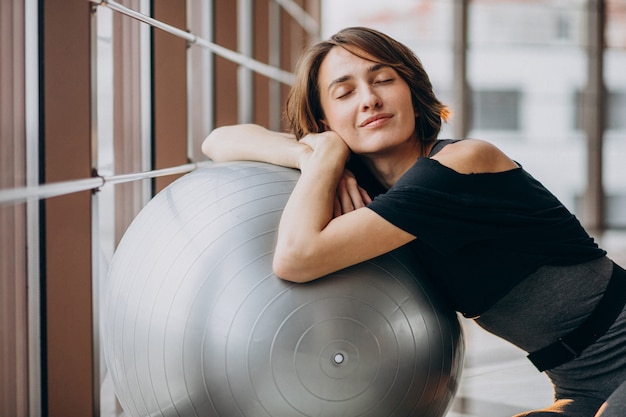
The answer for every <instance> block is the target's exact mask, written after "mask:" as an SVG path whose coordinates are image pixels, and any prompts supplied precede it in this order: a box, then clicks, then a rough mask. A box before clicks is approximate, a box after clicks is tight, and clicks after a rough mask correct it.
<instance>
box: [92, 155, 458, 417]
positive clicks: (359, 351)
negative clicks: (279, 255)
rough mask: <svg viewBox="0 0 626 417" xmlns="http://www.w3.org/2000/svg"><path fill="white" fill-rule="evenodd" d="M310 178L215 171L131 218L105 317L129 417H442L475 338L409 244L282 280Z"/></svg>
mask: <svg viewBox="0 0 626 417" xmlns="http://www.w3.org/2000/svg"><path fill="white" fill-rule="evenodd" d="M298 176H299V172H298V171H295V170H290V169H286V168H281V167H277V166H273V165H267V164H261V163H252V162H250V163H247V162H240V163H223V164H210V165H208V166H207V167H205V168H201V169H199V170H197V171H195V172H192V173H190V174H187V175H185V176H184V177H182V178H180V179H179V180H177V181H175V182H174V183H173V184H172V185H170V186H169V187H167V188H166V189H165V190H163V191H162V192H160V193H159V194H158V195H157V196H156V197H154V199H152V201H150V203H149V204H148V205H146V207H145V208H144V209H143V210H142V211H141V212H140V213H139V215H138V216H137V218H136V219H135V220H134V221H133V223H132V224H131V226H130V227H129V228H128V230H127V232H126V234H125V235H124V237H123V239H122V241H121V242H120V245H119V247H118V249H117V251H116V253H115V256H114V257H113V260H112V263H111V269H110V275H109V279H110V282H109V289H108V291H107V294H106V300H105V308H104V313H103V317H102V320H103V323H102V329H103V351H104V354H105V357H106V363H107V366H108V369H109V372H110V374H111V377H112V381H113V385H114V388H115V392H116V394H117V396H118V398H119V400H120V403H121V405H122V407H123V408H124V411H125V413H126V415H129V416H165V417H169V416H185V417H186V416H203V417H213V416H215V417H217V416H220V417H240V416H246V417H265V416H271V417H298V416H315V417H324V416H327V417H343V416H345V417H348V416H362V417H391V416H396V417H400V416H420V417H431V416H432V417H434V416H442V415H444V414H445V412H446V410H447V409H448V406H449V405H450V403H451V400H452V397H453V395H454V392H455V390H456V388H457V385H458V383H459V377H460V373H461V368H462V362H463V352H464V345H463V335H462V332H461V329H460V326H459V322H458V320H457V317H456V314H455V313H454V312H452V311H450V310H449V309H447V308H445V307H444V306H443V304H442V303H441V302H440V301H439V300H438V298H437V297H436V296H435V293H434V292H433V291H432V290H431V289H430V288H429V287H428V285H427V283H426V282H424V280H423V279H421V276H420V272H419V269H418V267H417V266H416V265H414V264H413V263H412V261H411V258H410V256H407V253H405V252H403V249H401V250H398V251H394V252H392V253H390V254H387V255H384V256H382V257H379V258H377V259H374V260H372V261H369V262H365V263H362V264H359V265H356V266H354V267H351V268H348V269H345V270H342V271H339V272H336V273H334V274H331V275H330V276H328V277H324V278H322V279H319V280H316V281H313V282H310V283H306V284H293V283H290V282H286V281H282V280H280V279H278V278H277V277H276V276H275V275H274V274H273V272H272V254H273V250H274V244H275V239H276V229H277V226H278V222H279V218H280V215H281V212H282V209H283V207H284V205H285V203H286V201H287V198H288V197H289V194H290V193H291V191H292V189H293V187H294V185H295V183H296V181H297V179H298ZM356 244H365V243H362V242H356Z"/></svg>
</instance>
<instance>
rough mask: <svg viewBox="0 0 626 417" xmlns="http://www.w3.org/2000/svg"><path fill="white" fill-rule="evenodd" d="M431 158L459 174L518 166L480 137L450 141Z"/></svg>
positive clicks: (489, 171)
mask: <svg viewBox="0 0 626 417" xmlns="http://www.w3.org/2000/svg"><path fill="white" fill-rule="evenodd" d="M432 159H435V160H437V161H438V162H439V163H440V164H442V165H445V166H447V167H448V168H451V169H453V170H455V171H457V172H459V173H461V174H479V173H495V172H503V171H509V170H511V169H515V168H519V166H518V165H517V164H516V163H515V162H514V161H513V160H512V159H510V158H509V157H508V156H507V155H506V154H505V153H504V152H502V151H501V150H500V149H499V148H498V147H497V146H495V145H493V144H492V143H489V142H487V141H484V140H480V139H466V140H462V141H459V142H455V143H452V144H450V145H448V146H446V147H445V148H443V149H442V150H441V151H440V152H438V153H437V154H436V155H435V156H433V158H432Z"/></svg>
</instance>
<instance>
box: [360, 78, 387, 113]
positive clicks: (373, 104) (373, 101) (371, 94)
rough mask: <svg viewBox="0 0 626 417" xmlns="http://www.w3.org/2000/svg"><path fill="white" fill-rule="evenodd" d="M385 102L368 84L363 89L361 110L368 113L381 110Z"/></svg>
mask: <svg viewBox="0 0 626 417" xmlns="http://www.w3.org/2000/svg"><path fill="white" fill-rule="evenodd" d="M382 104H383V102H382V100H381V98H380V96H379V95H378V94H377V93H376V91H375V90H374V88H373V87H372V86H371V85H369V84H367V85H365V86H363V88H361V110H362V111H367V110H370V109H376V108H380V106H382Z"/></svg>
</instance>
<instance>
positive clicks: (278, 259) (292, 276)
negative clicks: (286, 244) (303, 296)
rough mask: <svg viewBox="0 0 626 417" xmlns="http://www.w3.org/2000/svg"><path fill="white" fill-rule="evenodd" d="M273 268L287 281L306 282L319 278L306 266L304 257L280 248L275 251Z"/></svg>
mask: <svg viewBox="0 0 626 417" xmlns="http://www.w3.org/2000/svg"><path fill="white" fill-rule="evenodd" d="M272 268H273V270H274V274H275V275H276V276H277V277H278V278H280V279H282V280H285V281H290V282H295V283H304V282H308V281H312V280H314V279H316V278H319V277H318V276H316V275H315V274H314V273H313V272H312V271H310V270H309V269H308V268H307V267H306V266H305V262H303V260H302V259H298V257H295V256H290V255H289V254H286V253H283V252H281V251H278V250H277V251H276V252H275V253H274V260H273V263H272Z"/></svg>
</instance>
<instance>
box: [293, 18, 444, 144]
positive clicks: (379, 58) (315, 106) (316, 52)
mask: <svg viewBox="0 0 626 417" xmlns="http://www.w3.org/2000/svg"><path fill="white" fill-rule="evenodd" d="M336 46H340V47H342V48H344V49H346V50H347V51H348V52H350V53H352V54H354V55H357V56H359V57H361V58H364V59H368V60H371V58H369V57H367V58H366V57H364V56H361V55H359V52H364V53H366V54H368V55H369V56H371V57H373V58H374V59H375V60H376V62H377V63H381V64H384V65H389V66H390V67H392V68H393V69H395V70H396V72H397V73H398V75H399V76H400V77H402V79H404V81H406V83H407V84H408V85H409V88H410V90H411V97H412V101H413V108H414V110H415V112H416V115H417V116H416V118H415V130H416V133H417V137H418V140H420V141H421V142H422V144H424V143H428V142H430V141H432V140H435V139H436V138H437V135H438V134H439V131H440V130H441V121H442V119H443V121H447V120H448V117H449V115H450V112H449V110H448V108H447V107H446V106H445V105H444V104H442V103H441V102H440V101H439V100H438V99H437V97H435V94H434V93H433V89H432V84H431V82H430V79H429V77H428V74H426V71H425V70H424V67H423V66H422V63H421V62H420V60H419V59H418V58H417V56H415V54H414V53H413V52H412V51H411V50H410V49H409V48H408V47H406V46H405V45H403V44H402V43H400V42H398V41H396V40H394V39H393V38H391V37H389V36H387V35H385V34H384V33H381V32H378V31H376V30H373V29H369V28H364V27H352V28H347V29H343V30H342V31H340V32H338V33H337V34H335V35H333V36H332V37H331V38H330V39H328V40H326V41H322V42H319V43H317V44H315V45H313V46H311V47H310V48H309V49H308V50H307V51H306V52H305V53H304V54H303V55H302V56H301V57H300V60H299V61H298V64H297V66H296V80H295V83H294V85H293V87H292V89H291V92H290V93H289V97H288V98H287V106H286V118H287V122H288V123H289V126H290V127H291V130H292V132H293V133H294V135H295V136H296V138H298V139H300V138H302V137H303V136H305V135H307V134H309V133H320V132H323V131H324V130H325V128H324V125H323V124H322V122H321V120H322V119H324V111H323V109H322V106H321V103H320V93H319V85H318V75H319V70H320V66H321V65H322V61H323V60H324V58H326V55H327V54H328V52H329V51H330V50H331V49H332V48H334V47H336Z"/></svg>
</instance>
